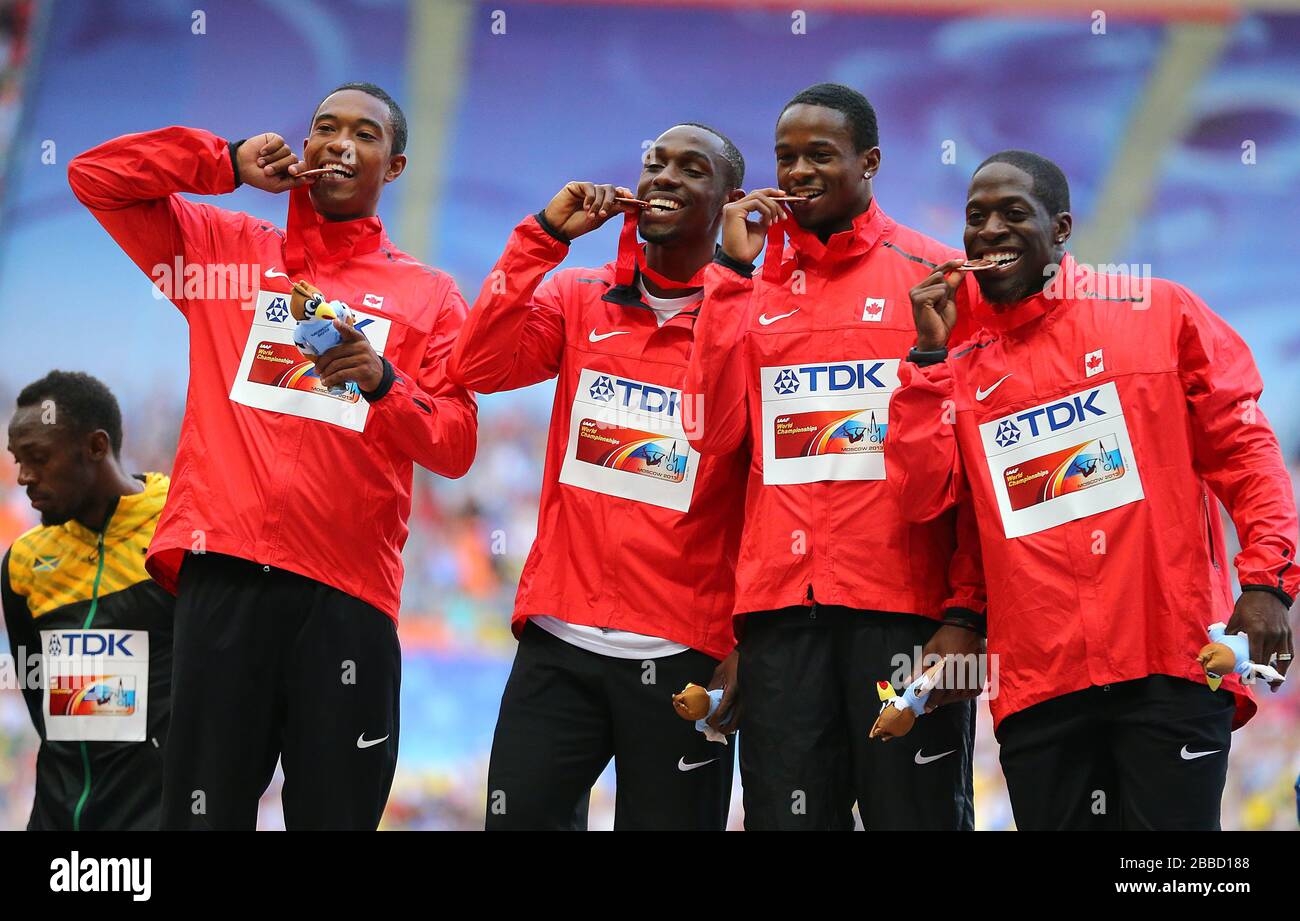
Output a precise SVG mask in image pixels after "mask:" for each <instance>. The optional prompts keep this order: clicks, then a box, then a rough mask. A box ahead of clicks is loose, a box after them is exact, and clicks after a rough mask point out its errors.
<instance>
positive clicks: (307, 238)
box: [284, 186, 387, 272]
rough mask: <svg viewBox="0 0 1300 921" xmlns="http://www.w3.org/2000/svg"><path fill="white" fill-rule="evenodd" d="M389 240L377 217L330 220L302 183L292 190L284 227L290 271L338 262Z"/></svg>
mask: <svg viewBox="0 0 1300 921" xmlns="http://www.w3.org/2000/svg"><path fill="white" fill-rule="evenodd" d="M386 240H387V235H386V234H385V233H384V225H383V222H382V221H380V220H379V218H378V217H362V218H357V219H356V220H354V221H327V220H325V218H323V217H321V215H320V214H319V213H318V212H317V211H316V208H315V207H314V206H313V205H312V203H311V193H310V191H309V190H308V188H307V187H306V186H299V187H298V188H296V189H293V190H292V191H290V193H289V218H288V220H287V221H286V222H285V228H284V258H285V263H286V265H287V267H288V270H289V271H290V272H301V271H303V270H304V269H306V268H307V266H308V263H309V262H310V263H311V264H312V265H313V266H318V265H337V264H338V263H341V262H346V261H347V260H348V259H351V258H352V257H353V256H361V255H364V254H365V253H373V252H375V251H376V250H378V249H379V247H380V246H382V245H383V244H384V242H385V241H386Z"/></svg>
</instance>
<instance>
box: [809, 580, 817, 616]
mask: <svg viewBox="0 0 1300 921" xmlns="http://www.w3.org/2000/svg"><path fill="white" fill-rule="evenodd" d="M808 603H809V604H810V605H811V607H810V608H809V609H808V618H809V620H816V619H817V599H816V598H814V597H813V590H812V583H811V582H810V583H808Z"/></svg>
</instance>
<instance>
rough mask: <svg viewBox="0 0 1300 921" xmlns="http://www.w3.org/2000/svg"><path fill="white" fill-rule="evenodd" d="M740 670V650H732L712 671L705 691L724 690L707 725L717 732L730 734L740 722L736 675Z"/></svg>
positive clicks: (738, 685)
mask: <svg viewBox="0 0 1300 921" xmlns="http://www.w3.org/2000/svg"><path fill="white" fill-rule="evenodd" d="M739 668H740V650H739V649H733V650H732V651H731V655H729V656H727V657H726V658H725V659H723V660H722V661H721V662H719V663H718V667H717V668H716V669H714V670H713V680H712V681H710V682H709V686H708V687H707V688H705V690H708V691H712V690H713V689H715V688H725V689H726V690H724V691H723V692H722V700H721V701H720V702H719V703H718V709H717V711H715V712H714V714H713V716H711V717H710V718H709V725H710V726H712V727H713V728H714V729H715V730H717V731H718V732H723V733H732V732H735V731H736V726H737V724H738V723H739V722H740V696H739V694H740V684H739V682H738V681H737V680H736V674H737V672H738V670H739Z"/></svg>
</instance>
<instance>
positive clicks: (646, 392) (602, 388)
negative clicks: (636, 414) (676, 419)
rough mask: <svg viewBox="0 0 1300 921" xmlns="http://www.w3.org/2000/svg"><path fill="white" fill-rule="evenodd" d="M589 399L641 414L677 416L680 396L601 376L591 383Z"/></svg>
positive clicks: (635, 382) (652, 385) (641, 384)
mask: <svg viewBox="0 0 1300 921" xmlns="http://www.w3.org/2000/svg"><path fill="white" fill-rule="evenodd" d="M590 393H591V397H592V399H594V400H599V401H600V402H602V403H609V402H611V401H613V402H614V403H615V405H616V406H620V407H622V408H624V409H632V410H638V411H640V412H643V413H663V414H664V415H667V416H670V417H671V416H675V415H677V408H678V406H679V405H680V403H681V395H680V394H679V393H678V392H677V391H676V390H668V389H667V388H665V387H656V386H655V385H654V384H644V383H642V382H641V381H629V380H624V379H623V378H621V377H615V378H610V377H609V376H608V375H602V376H600V377H598V378H596V380H595V381H594V382H593V383H592V385H591V389H590Z"/></svg>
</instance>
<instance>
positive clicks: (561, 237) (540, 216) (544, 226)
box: [537, 208, 573, 246]
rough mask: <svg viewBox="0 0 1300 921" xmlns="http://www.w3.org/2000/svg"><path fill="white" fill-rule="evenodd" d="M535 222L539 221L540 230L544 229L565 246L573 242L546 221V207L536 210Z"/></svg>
mask: <svg viewBox="0 0 1300 921" xmlns="http://www.w3.org/2000/svg"><path fill="white" fill-rule="evenodd" d="M537 223H539V224H541V225H542V230H545V231H546V232H547V233H548V234H550V235H551V236H552V237H554V238H555V239H557V240H559V241H560V242H561V243H563V244H564V245H565V246H568V245H569V244H570V243H572V242H573V241H572V240H570V239H569V238H568V237H566V236H565V235H564V234H562V233H560V232H559V231H558V230H556V229H555V226H554V225H553V224H552V223H551V222H550V221H548V220H547V219H546V209H545V208H543V209H542V210H541V211H538V212H537Z"/></svg>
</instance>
